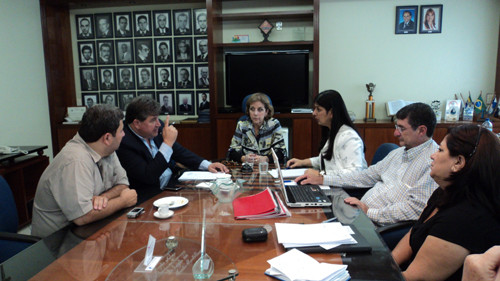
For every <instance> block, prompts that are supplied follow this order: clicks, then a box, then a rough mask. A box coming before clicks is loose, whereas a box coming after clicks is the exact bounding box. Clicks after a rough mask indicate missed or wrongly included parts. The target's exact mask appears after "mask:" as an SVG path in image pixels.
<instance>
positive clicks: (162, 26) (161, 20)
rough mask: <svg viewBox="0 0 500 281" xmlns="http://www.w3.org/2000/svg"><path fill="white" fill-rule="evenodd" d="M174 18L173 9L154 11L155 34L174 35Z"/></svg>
mask: <svg viewBox="0 0 500 281" xmlns="http://www.w3.org/2000/svg"><path fill="white" fill-rule="evenodd" d="M171 18H172V11H171V10H162V11H153V23H154V34H155V36H170V35H172V28H171V27H172V25H171V24H170V22H171V20H170V19H171Z"/></svg>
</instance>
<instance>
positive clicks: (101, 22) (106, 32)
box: [95, 13, 113, 38]
mask: <svg viewBox="0 0 500 281" xmlns="http://www.w3.org/2000/svg"><path fill="white" fill-rule="evenodd" d="M95 26H96V36H95V37H96V38H113V21H112V17H111V13H106V14H95Z"/></svg>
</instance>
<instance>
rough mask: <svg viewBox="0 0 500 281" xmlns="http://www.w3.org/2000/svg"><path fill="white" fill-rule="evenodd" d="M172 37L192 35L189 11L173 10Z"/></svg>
mask: <svg viewBox="0 0 500 281" xmlns="http://www.w3.org/2000/svg"><path fill="white" fill-rule="evenodd" d="M173 21H174V35H192V34H193V30H192V27H191V10H190V9H186V10H174V11H173Z"/></svg>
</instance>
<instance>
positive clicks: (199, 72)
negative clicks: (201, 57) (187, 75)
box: [196, 64, 210, 89]
mask: <svg viewBox="0 0 500 281" xmlns="http://www.w3.org/2000/svg"><path fill="white" fill-rule="evenodd" d="M196 87H197V88H199V89H208V88H209V87H210V82H209V81H208V65H206V64H200V65H196Z"/></svg>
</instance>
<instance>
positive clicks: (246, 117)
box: [238, 94, 273, 121]
mask: <svg viewBox="0 0 500 281" xmlns="http://www.w3.org/2000/svg"><path fill="white" fill-rule="evenodd" d="M251 95H253V94H250V95H247V96H246V97H244V98H243V101H242V102H241V112H243V114H244V115H243V116H241V117H240V118H239V119H238V121H245V120H247V119H248V115H247V114H246V110H247V101H248V98H250V96H251ZM264 95H266V94H264ZM266 97H267V98H268V99H269V103H270V104H271V105H273V101H272V100H271V98H270V97H269V96H268V95H266Z"/></svg>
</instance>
